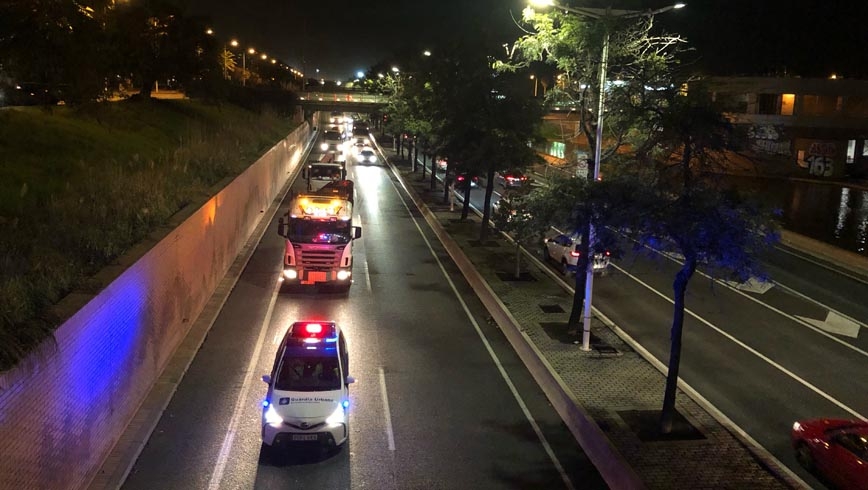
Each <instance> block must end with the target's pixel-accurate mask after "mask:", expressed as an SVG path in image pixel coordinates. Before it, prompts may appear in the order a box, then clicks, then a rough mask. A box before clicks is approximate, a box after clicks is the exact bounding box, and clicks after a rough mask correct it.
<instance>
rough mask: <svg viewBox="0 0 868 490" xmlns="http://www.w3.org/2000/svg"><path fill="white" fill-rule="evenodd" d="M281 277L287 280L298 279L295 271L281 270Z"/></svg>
mask: <svg viewBox="0 0 868 490" xmlns="http://www.w3.org/2000/svg"><path fill="white" fill-rule="evenodd" d="M283 277H285V278H287V279H298V271H297V270H295V269H283Z"/></svg>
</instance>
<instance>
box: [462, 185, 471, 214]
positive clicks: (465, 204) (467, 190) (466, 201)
mask: <svg viewBox="0 0 868 490" xmlns="http://www.w3.org/2000/svg"><path fill="white" fill-rule="evenodd" d="M467 176H468V179H469V180H468V181H467V185H466V186H465V187H464V202H463V203H462V204H463V205H462V206H461V219H462V220H466V219H467V216H469V215H470V189H471V185H470V180H472V177H470V174H468V175H467Z"/></svg>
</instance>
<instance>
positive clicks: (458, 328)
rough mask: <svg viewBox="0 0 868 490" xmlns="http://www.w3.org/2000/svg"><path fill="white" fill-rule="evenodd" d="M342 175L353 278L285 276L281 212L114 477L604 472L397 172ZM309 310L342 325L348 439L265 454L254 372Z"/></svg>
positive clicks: (295, 479)
mask: <svg viewBox="0 0 868 490" xmlns="http://www.w3.org/2000/svg"><path fill="white" fill-rule="evenodd" d="M349 178H350V179H352V180H353V181H354V182H355V187H356V193H357V197H356V203H355V213H354V214H355V215H356V218H355V219H354V221H355V223H354V224H360V225H361V226H362V228H363V232H362V238H361V239H360V240H358V241H357V242H356V243H355V252H354V267H353V276H354V279H355V280H354V284H353V286H352V288H351V290H350V292H349V294H336V293H328V292H325V291H307V292H299V293H285V292H281V291H280V288H279V283H278V277H279V275H280V273H281V271H282V265H281V259H282V254H283V247H284V243H283V239H282V238H281V237H279V236H278V235H277V233H276V229H277V223H276V217H275V219H274V222H272V223H271V225H270V228H269V231H268V232H266V234H265V235H264V237H263V238H262V240H261V242H260V243H259V244H258V245H257V247H256V251H255V253H254V254H253V256H252V258H251V260H250V262H249V263H248V265H247V267H246V268H245V269H244V271H243V273H242V275H241V277H240V279H239V281H238V283H237V284H236V285H235V287H234V289H233V290H232V292H231V294H230V296H229V297H228V299H227V301H226V303H225V306H224V307H223V309H222V312H221V313H220V315H219V317H218V319H217V321H216V323H215V324H214V325H213V327H212V329H211V331H210V333H209V335H208V338H207V339H206V341H205V342H204V344H203V346H202V348H201V350H200V351H199V353H198V355H197V356H196V359H195V360H194V361H193V363H192V365H191V366H190V368H189V370H188V372H187V374H186V375H185V376H184V378H183V380H182V382H181V383H180V385H179V388H178V390H177V392H176V394H175V395H174V397H173V399H172V401H171V402H170V404H169V406H168V408H167V409H166V411H165V412H164V414H163V416H162V418H161V420H160V422H159V424H158V425H157V427H156V429H155V430H154V432H153V435H152V436H151V438H150V440H149V441H148V443H147V445H146V447H145V449H144V450H143V452H142V453H141V455H140V457H139V459H138V460H137V462H136V464H135V466H134V467H133V469H132V471H131V473H130V475H129V477H128V478H127V480H126V482H125V484H124V485H123V488H124V489H128V490H132V489H154V488H160V489H190V488H202V489H205V488H207V489H219V488H224V489H230V488H231V489H236V488H262V489H268V488H281V489H286V488H319V489H332V488H334V489H342V488H347V489H349V488H372V489H398V488H400V489H416V488H419V489H423V488H424V489H435V488H474V489H483V488H547V489H549V488H605V484H604V483H603V481H602V479H601V478H600V476H599V474H598V473H597V471H596V469H595V468H594V467H593V465H591V463H590V462H589V461H588V459H587V457H586V456H585V455H584V453H583V452H582V450H581V448H580V447H579V446H578V444H577V443H576V442H575V440H574V439H573V438H572V436H571V434H570V433H569V431H568V430H567V429H566V427H565V426H564V424H563V423H562V421H561V420H560V419H559V417H558V415H557V414H556V413H555V412H554V410H552V408H551V407H550V406H549V404H548V403H547V400H546V399H545V396H544V395H543V394H542V392H541V390H540V389H539V387H538V386H537V385H536V384H535V382H534V381H533V379H532V378H531V377H530V375H529V373H528V372H527V371H526V369H525V368H524V366H523V365H522V364H521V362H520V360H519V359H518V358H517V356H516V355H515V354H514V352H513V351H512V349H511V347H510V346H509V344H508V343H507V341H506V340H505V338H504V337H503V336H502V334H501V333H500V331H499V330H498V329H497V328H496V327H495V326H492V325H490V324H489V323H488V322H487V321H486V319H487V317H488V315H487V313H486V312H485V310H484V308H483V307H482V305H481V304H480V303H479V301H478V300H477V299H476V298H475V296H474V294H473V292H472V290H471V289H470V288H469V286H468V285H467V284H466V283H465V282H464V281H463V278H461V274H460V273H459V272H458V270H457V267H456V266H455V264H454V263H452V262H451V260H450V259H449V257H448V255H447V254H446V253H445V251H444V250H443V249H442V247H441V246H440V244H439V242H437V240H436V238H435V237H434V235H433V233H432V231H431V230H430V229H428V227H427V225H426V224H425V222H424V220H423V219H420V214H419V212H418V210H416V209H414V208H413V207H412V203H411V201H410V200H409V199H408V198H407V195H406V192H405V191H404V190H403V189H401V188H400V185H399V184H398V183H397V181H396V179H395V178H394V177H393V176H392V175H391V172H390V171H389V170H388V169H387V168H386V167H384V166H382V165H370V166H361V165H350V166H349ZM304 187H305V184H304V183H303V182H302V180H301V179H298V180H297V181H296V182H295V183H294V184H293V190H294V191H301V190H303V189H304ZM286 206H287V202H284V203H283V205H282V208H281V210H280V211H279V212H278V216H279V215H280V214H282V213H283V212H284V211H285V209H286ZM303 319H317V320H335V321H337V322H338V324H339V325H340V326H341V327H342V329H343V331H344V332H345V333H346V335H347V337H348V341H349V355H350V362H349V366H350V367H351V369H350V373H349V374H350V375H352V376H353V377H355V378H356V380H357V381H356V383H355V384H353V385H352V386H351V387H350V416H349V418H350V437H349V442H348V444H347V446H345V447H344V448H343V449H342V450H341V451H339V452H338V453H337V454H335V455H329V454H327V453H325V452H323V451H319V450H306V451H293V452H290V453H287V454H286V455H285V457H279V458H274V459H272V458H265V457H262V455H261V451H260V450H261V438H260V415H261V410H262V409H261V402H262V399H263V397H264V395H265V391H266V385H265V384H264V383H263V382H262V381H261V380H260V377H261V375H262V374H265V373H268V372H270V370H271V365H272V362H273V359H274V354H275V350H276V346H277V343H278V342H279V341H280V339H281V337H282V336H283V333H284V332H285V330H286V328H287V326H288V325H289V324H290V323H291V322H293V321H297V320H303Z"/></svg>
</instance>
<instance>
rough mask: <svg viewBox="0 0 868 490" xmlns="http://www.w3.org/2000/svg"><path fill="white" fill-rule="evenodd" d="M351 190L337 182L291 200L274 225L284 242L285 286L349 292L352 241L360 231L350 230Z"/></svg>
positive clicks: (351, 268) (357, 229)
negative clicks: (325, 288)
mask: <svg viewBox="0 0 868 490" xmlns="http://www.w3.org/2000/svg"><path fill="white" fill-rule="evenodd" d="M352 218H353V186H352V182H350V181H342V182H341V181H337V182H334V183H333V184H330V185H328V186H326V187H324V188H323V189H321V191H319V192H309V193H304V194H300V195H297V196H295V197H293V198H292V200H291V202H290V206H289V211H287V213H286V214H285V215H284V216H283V217H281V218H280V220H279V221H278V231H277V232H278V234H279V235H280V236H282V237H284V238H285V239H286V249H285V252H284V256H283V282H284V284H285V285H289V286H291V285H325V286H336V287H337V288H338V289H341V290H344V291H349V289H350V285H351V284H352V273H353V240H355V239H357V238H361V236H362V228H361V227H359V226H353V219H352Z"/></svg>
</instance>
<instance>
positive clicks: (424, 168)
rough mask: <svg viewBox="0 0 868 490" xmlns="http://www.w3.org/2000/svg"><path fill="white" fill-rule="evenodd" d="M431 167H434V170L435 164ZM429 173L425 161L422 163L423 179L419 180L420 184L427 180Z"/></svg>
mask: <svg viewBox="0 0 868 490" xmlns="http://www.w3.org/2000/svg"><path fill="white" fill-rule="evenodd" d="M423 158H424V155H423ZM431 165H432V168H433V165H434V164H431ZM427 173H428V168H427V167H425V161H423V162H422V178H420V179H419V181H420V182H422V181H423V180H425V175H426V174H427Z"/></svg>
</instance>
